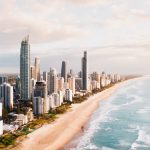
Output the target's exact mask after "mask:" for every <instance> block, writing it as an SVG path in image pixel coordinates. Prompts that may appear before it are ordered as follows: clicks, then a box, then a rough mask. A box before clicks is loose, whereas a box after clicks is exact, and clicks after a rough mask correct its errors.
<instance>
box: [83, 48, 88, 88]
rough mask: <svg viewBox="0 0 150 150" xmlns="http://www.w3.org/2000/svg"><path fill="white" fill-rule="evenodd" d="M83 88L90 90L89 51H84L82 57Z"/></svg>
mask: <svg viewBox="0 0 150 150" xmlns="http://www.w3.org/2000/svg"><path fill="white" fill-rule="evenodd" d="M81 74H82V90H88V68H87V52H86V51H84V56H83V58H82V73H81Z"/></svg>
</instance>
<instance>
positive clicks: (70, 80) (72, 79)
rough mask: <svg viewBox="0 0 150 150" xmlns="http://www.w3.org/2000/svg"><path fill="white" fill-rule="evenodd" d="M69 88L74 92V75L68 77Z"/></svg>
mask: <svg viewBox="0 0 150 150" xmlns="http://www.w3.org/2000/svg"><path fill="white" fill-rule="evenodd" d="M68 84H69V89H70V90H72V92H73V95H74V94H75V77H71V78H68Z"/></svg>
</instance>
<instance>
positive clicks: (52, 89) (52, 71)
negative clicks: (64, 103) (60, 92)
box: [49, 68, 58, 94]
mask: <svg viewBox="0 0 150 150" xmlns="http://www.w3.org/2000/svg"><path fill="white" fill-rule="evenodd" d="M57 85H58V84H57V73H56V69H54V68H50V91H49V93H50V94H52V93H57V89H58V88H57Z"/></svg>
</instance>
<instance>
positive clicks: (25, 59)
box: [20, 36, 30, 100]
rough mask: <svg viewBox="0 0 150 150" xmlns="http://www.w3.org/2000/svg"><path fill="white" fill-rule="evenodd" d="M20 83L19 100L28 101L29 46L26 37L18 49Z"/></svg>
mask: <svg viewBox="0 0 150 150" xmlns="http://www.w3.org/2000/svg"><path fill="white" fill-rule="evenodd" d="M20 51H21V52H20V81H21V99H22V100H29V99H30V45H29V37H28V36H27V37H26V38H24V39H23V40H22V42H21V49H20Z"/></svg>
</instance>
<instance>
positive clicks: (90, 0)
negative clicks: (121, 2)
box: [69, 0, 111, 6]
mask: <svg viewBox="0 0 150 150" xmlns="http://www.w3.org/2000/svg"><path fill="white" fill-rule="evenodd" d="M69 2H70V3H73V4H77V5H81V6H98V5H104V6H105V5H108V4H110V2H111V1H109V0H69Z"/></svg>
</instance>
